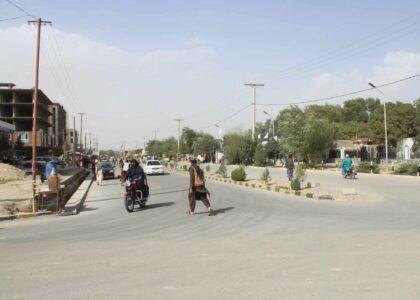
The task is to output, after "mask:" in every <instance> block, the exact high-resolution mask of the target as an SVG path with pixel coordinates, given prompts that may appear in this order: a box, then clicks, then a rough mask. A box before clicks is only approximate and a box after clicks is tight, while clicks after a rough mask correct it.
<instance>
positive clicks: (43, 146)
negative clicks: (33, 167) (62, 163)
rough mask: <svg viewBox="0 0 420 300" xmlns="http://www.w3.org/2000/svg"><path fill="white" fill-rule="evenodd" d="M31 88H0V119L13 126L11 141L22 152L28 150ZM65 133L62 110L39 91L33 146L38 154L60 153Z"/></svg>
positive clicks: (64, 114) (29, 146) (30, 125)
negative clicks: (52, 151) (19, 147)
mask: <svg viewBox="0 0 420 300" xmlns="http://www.w3.org/2000/svg"><path fill="white" fill-rule="evenodd" d="M33 93H34V90H33V89H14V88H13V87H11V86H10V87H9V88H6V89H0V120H1V121H4V122H7V123H10V124H13V125H14V126H15V127H16V131H15V132H14V135H13V140H14V142H15V143H16V144H21V145H22V146H23V149H24V150H27V151H28V152H29V150H30V149H31V148H32V145H33V140H32V123H33V100H32V99H33ZM65 132H66V111H65V110H64V108H63V107H62V106H61V105H60V104H58V103H53V102H52V101H51V100H50V99H49V98H48V97H47V96H46V95H45V94H44V93H43V92H42V91H41V90H39V95H38V105H37V133H36V146H37V150H38V153H39V154H40V155H46V154H47V153H48V152H49V150H55V152H56V154H58V153H62V151H63V145H64V142H65Z"/></svg>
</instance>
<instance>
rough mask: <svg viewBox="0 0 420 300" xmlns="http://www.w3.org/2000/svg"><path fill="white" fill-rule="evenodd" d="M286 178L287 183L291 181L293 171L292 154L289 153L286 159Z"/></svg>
mask: <svg viewBox="0 0 420 300" xmlns="http://www.w3.org/2000/svg"><path fill="white" fill-rule="evenodd" d="M286 169H287V178H288V179H289V181H292V179H293V171H294V170H295V162H294V161H293V155H292V153H289V155H288V156H287V159H286Z"/></svg>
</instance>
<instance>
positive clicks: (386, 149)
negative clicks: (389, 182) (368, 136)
mask: <svg viewBox="0 0 420 300" xmlns="http://www.w3.org/2000/svg"><path fill="white" fill-rule="evenodd" d="M369 85H370V86H371V87H372V88H374V89H375V90H377V91H378V92H379V93H381V94H382V95H384V96H385V93H384V92H382V91H381V90H380V89H379V88H378V87H376V86H375V85H374V84H373V83H370V82H369ZM385 97H386V96H385ZM384 139H385V165H386V171H387V172H388V171H389V168H388V128H387V120H386V101H384Z"/></svg>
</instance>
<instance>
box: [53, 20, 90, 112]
mask: <svg viewBox="0 0 420 300" xmlns="http://www.w3.org/2000/svg"><path fill="white" fill-rule="evenodd" d="M50 31H51V32H47V36H48V38H49V40H50V43H51V46H52V47H51V49H52V50H53V52H54V54H55V56H56V58H57V62H58V66H59V67H60V69H61V71H62V73H63V79H64V81H65V82H66V83H67V85H68V89H69V92H70V94H71V95H72V97H73V98H74V100H75V102H77V103H78V105H79V106H80V107H81V108H82V110H83V105H82V103H81V101H80V98H79V96H78V93H77V90H76V89H75V87H74V84H73V80H72V78H71V77H70V73H69V71H68V68H67V65H66V63H65V61H64V59H63V56H62V54H61V48H60V45H59V43H58V40H57V38H56V36H55V33H54V31H53V30H52V28H50ZM51 36H52V38H51Z"/></svg>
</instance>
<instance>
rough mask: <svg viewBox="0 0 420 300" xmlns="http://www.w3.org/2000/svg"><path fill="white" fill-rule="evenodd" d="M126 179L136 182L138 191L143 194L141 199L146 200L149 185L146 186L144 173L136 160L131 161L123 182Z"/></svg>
mask: <svg viewBox="0 0 420 300" xmlns="http://www.w3.org/2000/svg"><path fill="white" fill-rule="evenodd" d="M127 179H129V180H131V181H136V183H137V184H138V186H139V188H140V190H141V191H142V193H143V197H145V198H147V197H148V196H149V185H148V184H147V177H146V174H145V173H144V170H143V168H142V167H141V166H140V163H139V162H138V161H137V160H136V159H133V160H132V161H131V164H130V167H129V168H128V170H127V172H126V173H125V179H124V180H127Z"/></svg>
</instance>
